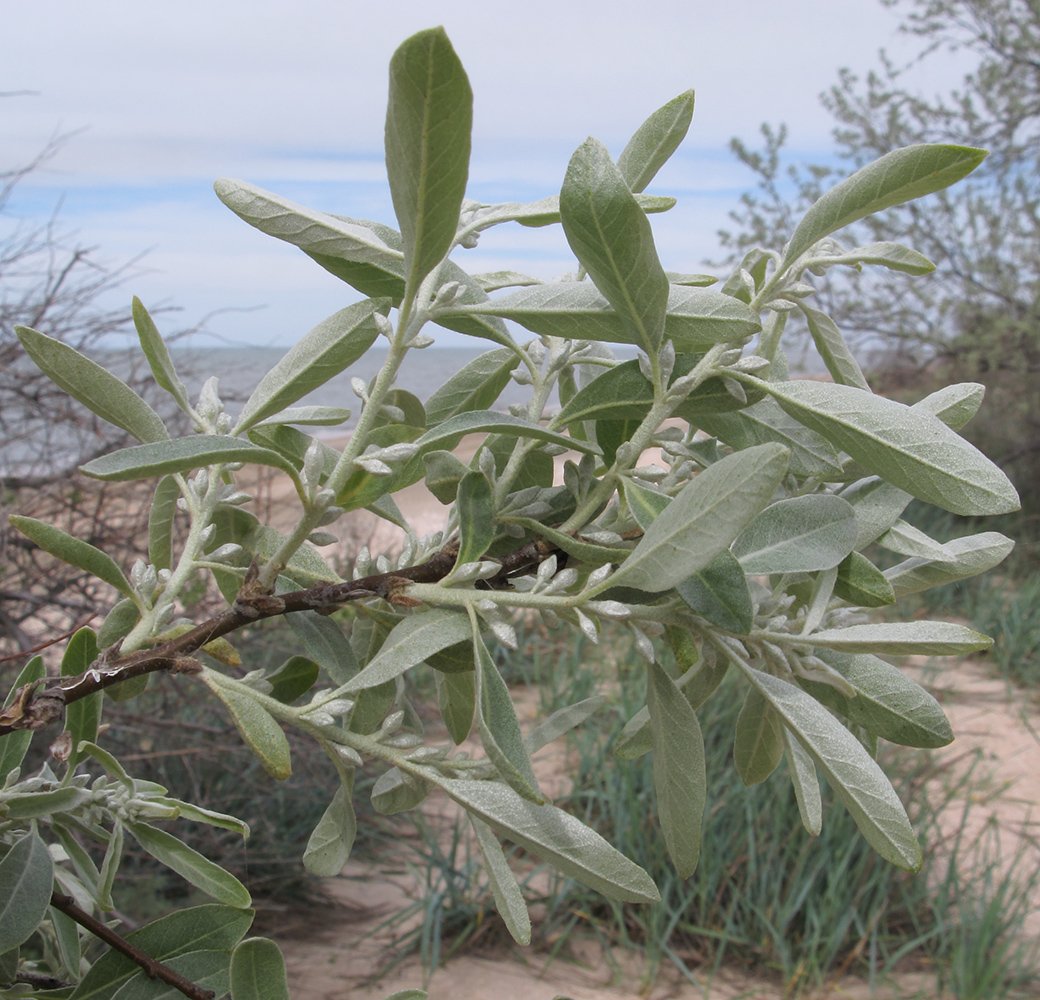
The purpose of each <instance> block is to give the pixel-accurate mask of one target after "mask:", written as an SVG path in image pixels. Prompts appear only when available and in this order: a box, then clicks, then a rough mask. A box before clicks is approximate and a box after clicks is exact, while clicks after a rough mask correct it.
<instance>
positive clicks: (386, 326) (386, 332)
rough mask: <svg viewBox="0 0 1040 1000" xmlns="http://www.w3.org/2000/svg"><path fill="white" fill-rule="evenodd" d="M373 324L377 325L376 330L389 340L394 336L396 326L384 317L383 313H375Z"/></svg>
mask: <svg viewBox="0 0 1040 1000" xmlns="http://www.w3.org/2000/svg"><path fill="white" fill-rule="evenodd" d="M372 322H373V323H375V325H376V329H377V330H378V331H379V332H380V333H381V334H382V335H383V336H384V337H386V339H387V340H389V339H390V338H391V337H393V335H394V324H393V323H391V322H390V320H389V319H388V318H387V317H386V316H384V315H383V314H382V313H378V312H377V313H373V314H372Z"/></svg>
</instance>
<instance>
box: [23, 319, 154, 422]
mask: <svg viewBox="0 0 1040 1000" xmlns="http://www.w3.org/2000/svg"><path fill="white" fill-rule="evenodd" d="M15 333H16V334H17V335H18V339H19V340H20V341H21V344H22V347H24V348H25V351H26V353H27V354H28V355H29V357H31V358H32V359H33V361H35V362H36V367H37V368H39V369H40V371H42V372H43V374H44V375H46V376H47V378H49V379H50V380H51V381H52V382H53V383H54V384H55V385H57V386H59V387H60V388H61V389H64V390H65V392H67V393H68V394H69V395H70V396H71V397H72V398H73V399H75V400H77V401H79V402H80V403H82V404H83V405H84V406H85V407H86V408H87V409H88V410H90V411H91V412H92V413H96V414H97V415H98V416H99V417H101V418H102V419H103V420H107V421H108V422H109V423H110V424H115V425H116V427H120V428H122V429H123V430H124V431H127V432H128V433H130V434H132V435H133V436H134V437H135V438H137V440H138V441H145V442H149V441H165V440H166V439H167V438H168V437H169V436H170V435H169V432H168V431H167V430H166V425H165V424H164V423H163V422H162V418H161V417H160V416H159V414H158V413H156V412H155V410H153V409H152V408H151V407H150V406H149V405H148V404H147V403H146V402H145V401H144V400H143V399H142V398H141V397H140V396H138V395H137V393H136V392H134V390H133V389H131V388H130V386H128V385H127V384H126V383H125V382H123V381H121V380H120V379H118V378H116V377H115V375H113V374H112V373H111V372H109V371H106V370H105V369H104V368H102V367H101V365H99V364H96V363H95V362H93V361H91V360H90V358H86V357H84V356H83V355H82V354H80V353H79V351H76V350H74V349H73V348H71V347H69V346H68V344H63V343H62V342H61V341H60V340H55V339H54V338H53V337H48V336H46V335H45V334H42V333H38V332H37V331H36V330H31V329H29V327H27V326H16V327H15Z"/></svg>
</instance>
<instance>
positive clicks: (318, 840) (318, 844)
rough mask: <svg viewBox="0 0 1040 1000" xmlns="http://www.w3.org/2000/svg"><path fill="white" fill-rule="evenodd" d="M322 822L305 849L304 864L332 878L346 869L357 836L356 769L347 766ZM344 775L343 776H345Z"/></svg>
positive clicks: (316, 873)
mask: <svg viewBox="0 0 1040 1000" xmlns="http://www.w3.org/2000/svg"><path fill="white" fill-rule="evenodd" d="M345 775H346V779H345V780H341V781H340V785H339V787H338V788H337V789H336V794H335V795H333V796H332V801H331V802H330V803H329V805H328V807H327V808H326V810H325V812H323V813H322V815H321V819H319V820H318V825H317V826H316V827H315V828H314V830H313V831H312V832H311V835H310V838H309V839H308V841H307V847H306V849H305V850H304V852H303V867H304V868H306V869H307V871H309V872H310V873H311V874H312V875H321V876H323V877H325V878H331V877H332V876H335V875H338V874H339V873H340V872H341V871H343V867H344V865H346V863H347V860H348V859H349V858H350V851H351V848H352V847H353V846H354V838H355V837H356V836H357V817H356V816H355V815H354V805H353V803H352V802H351V794H352V793H353V790H354V772H353V770H350V769H347V770H346V771H345ZM342 777H343V775H341V778H342Z"/></svg>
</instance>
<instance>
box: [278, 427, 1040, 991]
mask: <svg viewBox="0 0 1040 1000" xmlns="http://www.w3.org/2000/svg"><path fill="white" fill-rule="evenodd" d="M479 442H480V437H472V438H467V439H466V440H464V441H463V442H462V444H461V445H460V446H459V448H457V449H456V453H457V454H458V455H459V457H460V458H462V459H463V461H467V462H468V461H469V459H471V458H472V456H473V455H474V454H475V452H476V449H477V447H478V446H479ZM329 443H330V444H333V445H338V446H339V447H342V444H343V442H342V441H330V442H329ZM568 457H570V458H575V457H577V456H574V455H571V456H567V455H565V456H560V457H559V458H558V459H557V460H556V462H557V482H560V481H562V469H563V463H564V462H565V461H566V459H567V458H568ZM656 459H657V456H656V455H654V454H651V453H648V454H647V455H646V456H644V459H643V462H644V463H648V462H651V461H655V460H656ZM286 486H288V484H286ZM275 492H276V493H277V492H278V491H277V489H276V491H275ZM289 492H290V493H291V490H290V491H289ZM394 499H395V500H396V502H397V504H398V506H399V507H400V509H401V511H402V513H403V514H404V515H405V516H406V517H407V518H408V519H409V521H410V523H411V524H412V525H413V526H414V528H415V529H416V531H417V532H418V533H419V534H420V535H424V534H429V533H432V532H434V531H439V530H441V529H442V528H443V527H444V524H445V519H446V516H447V512H448V508H447V507H446V506H444V505H442V504H440V503H439V502H438V501H437V500H436V499H435V498H434V497H433V496H432V495H431V494H430V493H429V492H428V491H427V490H426V488H425V485H424V484H423V483H421V482H420V483H417V484H416V485H414V486H411V487H409V488H408V489H406V490H403V491H401V492H400V493H397V494H395V495H394ZM333 530H337V533H338V534H339V535H340V537H341V542H340V543H339V544H338V545H336V546H331V547H330V548H329V549H325V550H323V554H324V555H326V557H330V556H339V557H346V558H350V557H351V556H352V555H353V554H354V553H355V552H356V551H357V548H358V547H359V546H360V545H361V544H368V545H369V547H370V549H371V550H372V551H373V552H374V553H378V552H386V551H393V550H394V549H396V548H397V547H398V546H399V545H400V542H401V539H402V537H403V534H402V532H401V531H400V529H398V528H396V527H394V526H393V525H391V524H389V523H388V522H386V521H382V520H381V519H379V518H378V517H376V516H375V515H372V514H370V513H368V512H366V511H360V512H357V513H356V514H352V515H350V516H349V518H346V517H345V518H344V519H343V520H342V521H341V522H340V523H339V524H338V525H337V526H336V528H335V529H333ZM935 662H937V663H939V664H940V666H938V667H935V666H934V665H928V664H923V663H918V664H908V668H909V669H911V670H914V671H916V672H917V673H918V675H919V679H921V680H922V682H923V683H925V684H926V686H928V687H929V688H930V689H931V690H932V691H933V693H935V695H936V697H937V698H939V700H940V701H941V702H942V703H943V707H944V708H945V709H946V712H947V714H948V715H949V717H950V721H951V723H952V725H953V729H954V732H955V733H956V734H957V739H956V740H955V742H954V743H953V744H952V745H951V746H950V747H948V748H946V749H944V750H943V751H939V753H941V754H944V755H947V756H949V757H950V758H951V759H953V758H956V759H957V760H958V763H957V764H956V767H959V768H966V767H969V766H971V765H972V762H973V761H976V763H975V765H974V766H975V768H976V770H975V772H974V775H973V777H974V778H976V779H978V782H977V783H975V784H973V796H974V797H975V803H974V807H973V809H972V812H971V816H972V824H973V829H976V830H978V829H981V828H982V826H983V825H984V824H986V823H987V822H990V820H991V817H992V819H993V822H992V826H993V828H994V830H995V832H996V836H997V837H998V841H999V845H1000V849H1001V854H1002V857H1003V858H1004V864H1005V866H1006V867H1011V866H1012V865H1013V864H1014V863H1015V858H1016V851H1017V850H1019V848H1020V847H1022V845H1023V843H1025V847H1024V848H1022V849H1023V850H1025V851H1026V856H1025V858H1024V859H1023V860H1025V861H1026V862H1033V863H1036V861H1037V860H1040V848H1038V847H1037V844H1036V842H1035V839H1032V835H1034V834H1035V833H1036V832H1037V831H1036V829H1035V822H1034V820H1035V817H1037V816H1040V809H1038V808H1037V805H1038V803H1040V713H1037V712H1036V711H1035V710H1034V709H1029V708H1027V706H1025V705H1024V703H1023V699H1022V696H1021V695H1020V694H1016V693H1013V692H1009V691H1008V690H1007V688H1006V686H1005V684H1004V683H1003V682H1002V681H1000V680H997V679H994V678H992V677H991V676H989V675H988V673H987V671H986V669H985V667H984V666H983V665H981V664H979V663H977V662H973V661H970V660H969V661H954V660H939V661H935ZM1027 713H1028V714H1027ZM523 714H524V713H523V711H521V722H522V724H523V723H524V719H523ZM536 763H537V762H536ZM537 767H538V769H539V771H540V775H539V777H540V778H541V777H543V776H544V777H547V778H550V780H554V781H556V782H557V783H559V782H564V783H565V782H566V781H567V773H568V771H567V762H566V760H565V759H564V758H563V757H562V755H561V754H559V753H557V754H556V755H555V756H554V757H551V758H548V759H543V760H542V761H541V762H540V763H537ZM976 790H977V791H976ZM434 801H435V802H436V800H434ZM433 808H435V809H437V808H438V807H437V806H436V805H435V806H434V807H433ZM439 808H440V809H442V810H443V809H445V808H447V809H450V808H451V807H450V805H448V806H443V805H442V806H441V807H439ZM960 820H961V813H960V807H959V806H957V805H955V806H953V807H952V808H951V809H950V810H949V817H948V822H949V828H950V829H951V830H954V829H956V827H957V824H959V822H960ZM1023 837H1025V840H1023ZM326 888H327V890H328V892H329V894H330V896H331V897H332V898H333V899H335V900H336V901H337V902H338V903H340V904H341V905H340V906H338V907H334V908H332V909H329V910H324V909H323V910H322V911H321V914H320V917H317V918H315V916H314V915H313V914H297V915H294V916H293V917H292V918H291V919H290V920H289V922H288V923H287V924H286V925H285V926H283V927H281V928H279V929H276V930H275V931H274V933H275V935H276V936H277V937H278V938H279V940H280V942H281V943H283V949H284V951H285V954H286V959H287V962H288V966H289V982H290V984H291V989H292V995H293V997H294V1000H381V998H383V997H386V996H387V995H388V994H390V993H392V992H394V991H395V990H399V989H404V988H406V987H414V986H418V985H419V984H420V983H421V980H422V972H421V968H420V964H419V961H418V959H410V960H408V961H406V962H404V963H402V964H401V965H400V966H398V967H397V969H395V970H394V971H393V972H392V973H390V974H388V975H386V976H385V977H384V978H383V979H381V980H380V981H379V983H378V984H376V985H374V986H373V985H365V981H366V980H367V979H368V978H369V977H370V976H371V974H372V972H373V971H374V970H375V969H377V968H379V966H380V964H381V956H382V958H383V959H384V960H385V949H386V948H387V947H388V946H390V945H391V943H392V940H393V939H392V937H391V936H390V935H389V934H388V933H386V932H380V933H375V934H373V933H372V932H373V930H374V929H375V928H376V927H377V926H378V925H379V924H380V922H381V921H382V920H383V919H385V918H386V916H387V915H389V914H391V913H393V912H395V911H397V910H398V909H400V908H401V907H403V906H405V905H407V903H408V902H409V901H410V900H409V895H408V891H409V887H408V886H407V885H406V884H403V883H402V880H401V879H400V878H396V879H394V880H387V879H386V878H385V877H383V876H380V874H379V873H378V872H374V871H371V870H368V869H366V868H364V867H363V866H360V865H357V864H354V863H351V865H349V866H348V868H347V869H346V870H345V871H344V873H343V874H342V875H340V876H339V877H338V878H336V879H329V880H327V882H326ZM1028 930H1029V932H1030V933H1031V934H1032V935H1035V936H1040V900H1038V904H1037V908H1036V910H1034V912H1033V914H1032V916H1031V918H1030V921H1029V925H1028ZM622 964H623V974H622V976H621V981H620V982H618V981H616V980H617V977H615V976H613V975H612V972H611V970H609V969H608V968H607V967H606V965H605V964H604V963H603V961H602V957H601V955H600V952H599V948H598V945H595V944H593V943H591V942H590V943H588V945H587V947H586V946H584V945H581V944H579V945H578V947H577V949H576V951H575V953H574V956H572V958H571V959H570V960H564V959H557V960H556V961H554V962H552V963H551V964H548V965H547V964H546V959H545V956H544V955H540V954H537V953H533V952H531V951H529V950H528V951H526V952H525V950H523V949H519V948H514V949H512V950H511V951H505V950H504V949H501V950H500V951H499V952H498V953H495V954H491V955H479V954H478V955H472V954H471V955H463V956H460V957H457V958H454V959H452V960H451V961H450V962H449V963H448V964H447V965H446V966H445V967H443V968H441V969H438V970H437V971H436V972H435V973H434V975H433V977H432V980H431V982H430V984H429V991H430V997H431V998H432V1000H499V998H508V1000H554V998H556V997H558V996H564V997H570V998H572V1000H641V998H648V1000H665V998H675V1000H693V998H698V1000H738V998H740V1000H745V998H746V1000H780V998H781V993H780V991H779V990H778V987H777V986H776V984H775V982H767V981H756V980H754V979H749V978H748V977H746V976H741V975H734V974H732V973H729V972H725V971H724V972H723V973H721V974H720V975H718V976H716V977H715V978H714V979H710V980H709V979H708V978H705V979H704V981H703V982H701V983H700V984H699V985H697V986H695V985H693V984H692V983H689V982H688V981H683V980H678V981H677V979H676V978H675V977H673V976H670V975H669V974H668V972H667V970H666V971H665V973H664V974H662V975H661V976H660V978H659V979H658V981H657V983H656V984H655V986H654V988H653V989H652V990H651V991H650V992H645V991H641V989H640V983H639V968H638V965H637V964H636V963H635V962H634V961H633V962H629V963H627V964H626V963H624V962H623V963H622ZM931 988H932V977H930V976H909V977H901V978H900V980H899V982H898V983H897V984H895V985H894V986H893V987H892V988H889V987H884V986H882V987H879V988H878V989H877V990H875V991H874V992H871V990H870V987H869V986H868V984H866V983H863V982H860V981H857V980H854V979H843V980H841V981H840V982H835V983H833V984H831V985H830V986H829V987H828V988H827V989H826V990H824V991H823V992H821V993H818V994H816V996H817V997H827V998H834V1000H838V998H844V1000H868V998H869V1000H886V998H893V1000H894V998H896V997H928V996H932V995H933V994H932V993H930V992H929V990H930V989H931Z"/></svg>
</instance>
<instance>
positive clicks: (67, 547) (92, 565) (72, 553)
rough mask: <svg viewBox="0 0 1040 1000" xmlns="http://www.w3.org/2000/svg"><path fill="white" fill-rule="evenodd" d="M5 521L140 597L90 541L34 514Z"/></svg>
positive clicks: (63, 558) (44, 546)
mask: <svg viewBox="0 0 1040 1000" xmlns="http://www.w3.org/2000/svg"><path fill="white" fill-rule="evenodd" d="M145 447H146V446H145ZM117 454H118V452H117ZM8 521H9V522H10V524H11V527H13V528H15V529H16V530H18V531H20V532H21V533H22V534H23V535H25V536H26V538H28V539H30V540H31V541H33V542H35V543H36V544H37V545H38V546H39V547H40V548H41V549H43V550H44V552H49V553H50V554H51V555H52V556H56V557H57V558H58V559H60V560H61V561H62V562H65V563H68V564H69V565H70V566H76V567H78V568H79V569H82V570H86V571H87V572H88V573H91V574H92V575H94V576H96V577H97V578H98V579H99V580H102V581H104V582H105V583H107V584H109V586H112V587H115V589H116V590H118V591H119V592H120V593H121V594H125V595H126V596H127V597H129V598H131V599H133V600H135V601H136V600H138V599H139V598H138V597H137V595H136V594H135V593H134V588H133V587H132V586H131V585H130V581H129V580H128V579H127V578H126V577H125V576H124V575H123V571H122V570H121V569H120V568H119V567H118V566H117V565H116V564H115V562H113V561H112V559H111V558H110V557H109V556H107V555H106V554H105V553H104V552H102V551H101V550H100V549H96V548H94V546H93V545H91V544H90V543H89V542H84V541H82V540H81V539H79V538H74V537H73V536H72V535H67V534H66V533H65V532H64V531H62V530H61V528H56V527H54V525H52V524H45V523H44V522H43V521H37V520H36V518H34V517H22V516H21V515H19V514H11V515H10V517H8Z"/></svg>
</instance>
